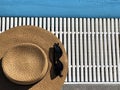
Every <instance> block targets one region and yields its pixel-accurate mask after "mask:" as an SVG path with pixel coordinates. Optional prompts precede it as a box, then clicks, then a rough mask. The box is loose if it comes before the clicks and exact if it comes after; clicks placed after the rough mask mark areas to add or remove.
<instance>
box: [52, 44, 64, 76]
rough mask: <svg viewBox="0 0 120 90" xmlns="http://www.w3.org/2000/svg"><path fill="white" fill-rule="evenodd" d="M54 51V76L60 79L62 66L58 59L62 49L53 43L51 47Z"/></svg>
mask: <svg viewBox="0 0 120 90" xmlns="http://www.w3.org/2000/svg"><path fill="white" fill-rule="evenodd" d="M53 49H54V71H55V74H56V76H58V75H59V76H60V77H62V74H61V72H62V70H63V64H62V62H61V61H60V57H61V56H62V54H63V52H62V49H61V48H60V46H59V43H55V44H54V46H53Z"/></svg>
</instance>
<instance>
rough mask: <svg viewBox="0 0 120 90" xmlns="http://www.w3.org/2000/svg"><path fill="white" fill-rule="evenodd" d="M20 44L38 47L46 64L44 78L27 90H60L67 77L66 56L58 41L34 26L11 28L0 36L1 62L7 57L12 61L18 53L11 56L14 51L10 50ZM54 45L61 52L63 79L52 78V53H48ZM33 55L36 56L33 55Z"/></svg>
mask: <svg viewBox="0 0 120 90" xmlns="http://www.w3.org/2000/svg"><path fill="white" fill-rule="evenodd" d="M22 43H32V44H35V45H37V46H38V47H40V48H41V49H42V50H43V51H44V52H45V55H46V59H47V62H48V70H47V73H46V74H45V76H44V77H43V78H42V80H40V81H39V82H37V83H36V84H34V85H32V86H31V87H30V88H29V90H60V89H61V86H62V85H63V83H64V80H65V78H66V75H67V69H68V61H67V55H66V53H65V50H64V47H63V45H62V44H61V42H60V41H59V39H57V38H56V37H55V36H54V35H53V34H51V33H50V32H48V31H46V30H44V29H42V28H38V27H34V26H21V27H16V28H12V29H10V30H8V31H6V32H4V33H1V34H0V58H3V60H6V57H8V56H9V58H10V59H12V57H13V58H14V57H15V56H16V54H19V53H18V52H17V53H16V54H13V53H12V54H11V52H12V51H14V49H15V48H14V49H11V48H12V47H15V46H16V45H19V44H22ZM54 43H59V45H60V47H61V49H62V51H63V55H62V57H61V58H60V60H61V62H62V63H63V66H64V69H63V71H62V75H63V77H59V76H56V77H54V78H52V73H54V72H52V61H51V59H50V58H51V54H52V52H51V51H50V48H52V47H53V45H54ZM19 48H20V47H19ZM32 48H33V47H32ZM9 50H11V51H10V53H9V52H8V51H9ZM15 50H16V49H15ZM7 52H8V53H7ZM6 53H7V54H8V55H7V54H6ZM9 54H10V55H9ZM11 55H12V56H11ZM35 55H37V54H36V53H35ZM38 56H39V55H38ZM17 58H18V57H17ZM7 60H8V58H7ZM7 60H6V61H7ZM43 66H44V65H43ZM11 73H12V71H11ZM38 73H40V72H38ZM19 74H20V73H19ZM19 74H18V75H17V74H15V76H16V77H19ZM26 78H28V77H26ZM40 79H41V78H40ZM4 84H6V83H5V82H4ZM9 89H11V88H9ZM3 90H4V89H3ZM11 90H12V89H11Z"/></svg>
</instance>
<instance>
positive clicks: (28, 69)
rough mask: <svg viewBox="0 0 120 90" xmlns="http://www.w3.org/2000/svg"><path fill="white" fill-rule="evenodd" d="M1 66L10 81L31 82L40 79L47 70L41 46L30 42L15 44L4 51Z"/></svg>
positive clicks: (45, 56) (23, 83)
mask: <svg viewBox="0 0 120 90" xmlns="http://www.w3.org/2000/svg"><path fill="white" fill-rule="evenodd" d="M2 68H3V72H4V74H5V75H6V77H7V78H8V79H9V80H11V81H12V82H14V83H17V84H22V85H28V84H33V83H35V82H37V81H40V80H41V79H42V78H43V77H44V76H45V74H46V72H47V69H48V61H47V55H46V53H45V52H44V50H43V49H42V48H40V47H39V46H37V45H35V44H32V43H22V44H19V45H15V46H14V47H12V48H11V49H9V50H8V51H7V52H6V53H5V55H4V57H3V60H2Z"/></svg>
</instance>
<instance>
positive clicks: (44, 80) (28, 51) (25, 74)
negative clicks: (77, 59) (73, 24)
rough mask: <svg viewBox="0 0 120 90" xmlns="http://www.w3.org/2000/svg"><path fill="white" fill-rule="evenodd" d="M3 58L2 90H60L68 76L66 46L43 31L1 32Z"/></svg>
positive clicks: (0, 70)
mask: <svg viewBox="0 0 120 90" xmlns="http://www.w3.org/2000/svg"><path fill="white" fill-rule="evenodd" d="M55 55H56V56H55ZM0 58H1V63H0V64H1V67H0V73H3V74H0V77H1V78H2V79H1V78H0V90H27V89H29V90H60V89H61V87H62V85H63V84H64V80H65V78H66V75H67V69H68V61H67V55H66V53H65V50H64V46H63V45H62V44H61V42H60V41H59V39H57V38H56V37H55V36H54V35H53V34H51V33H50V32H48V31H46V30H44V29H42V28H38V27H34V26H20V27H15V28H12V29H10V30H7V31H5V32H3V33H1V34H0Z"/></svg>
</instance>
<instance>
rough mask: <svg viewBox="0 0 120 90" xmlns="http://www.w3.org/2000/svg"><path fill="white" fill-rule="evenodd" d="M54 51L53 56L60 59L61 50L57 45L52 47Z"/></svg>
mask: <svg viewBox="0 0 120 90" xmlns="http://www.w3.org/2000/svg"><path fill="white" fill-rule="evenodd" d="M54 50H55V55H56V57H58V58H60V57H61V56H62V50H61V48H60V47H59V46H58V45H55V46H54Z"/></svg>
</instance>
